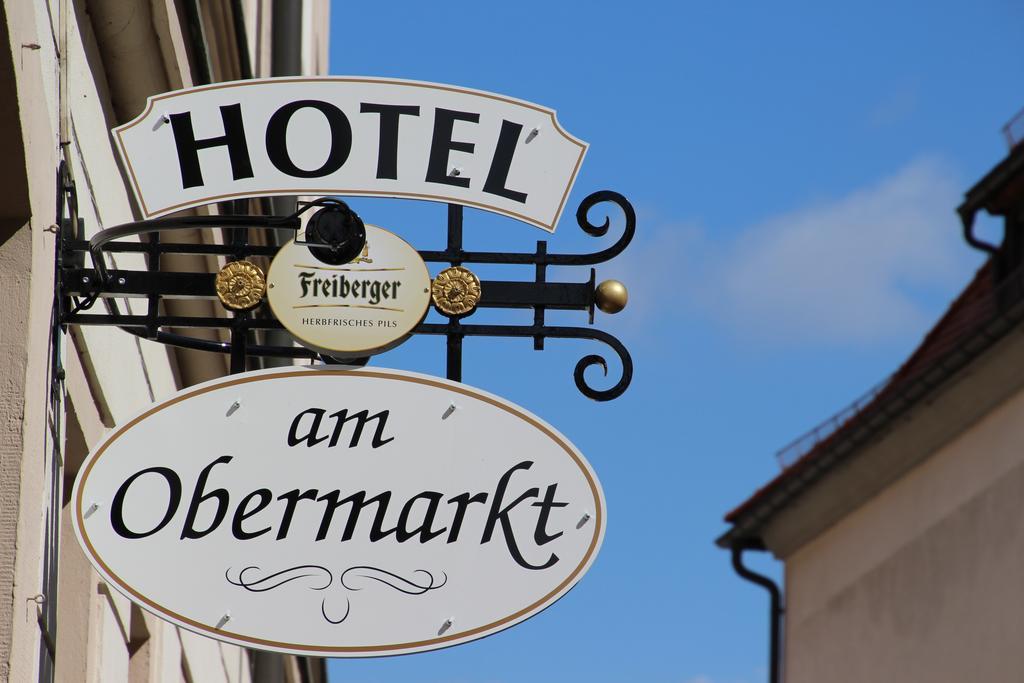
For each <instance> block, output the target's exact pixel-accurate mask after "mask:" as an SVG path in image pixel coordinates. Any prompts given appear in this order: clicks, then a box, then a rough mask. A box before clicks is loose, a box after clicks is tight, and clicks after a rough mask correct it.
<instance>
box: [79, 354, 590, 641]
mask: <svg viewBox="0 0 1024 683" xmlns="http://www.w3.org/2000/svg"><path fill="white" fill-rule="evenodd" d="M73 500H74V505H73V509H74V517H73V519H74V526H75V531H76V533H77V534H78V538H79V541H80V542H81V544H82V547H83V548H84V549H85V553H86V555H87V556H88V557H89V559H90V561H91V562H92V564H93V565H94V566H95V567H96V569H97V571H99V573H100V574H101V575H102V576H103V578H104V579H105V580H106V581H108V582H109V583H110V584H111V585H112V586H114V587H115V588H117V589H118V590H120V591H121V592H123V593H124V594H125V595H127V596H128V597H129V598H130V599H131V600H133V601H135V602H136V603H138V604H139V605H141V606H143V607H145V608H146V609H148V610H150V611H152V612H154V613H155V614H157V615H158V616H160V617H162V618H164V619H167V620H170V621H172V622H174V623H175V624H178V625H180V626H183V627H185V628H188V629H191V630H193V631H196V632H198V633H202V634H204V635H208V636H211V637H214V638H218V639H220V640H224V641H227V642H231V643H236V644H238V645H242V646H246V647H256V648H262V649H269V650H277V651H281V652H291V653H296V654H312V655H320V656H326V657H369V656H378V655H391V654H402V653H409V652H417V651H422V650H432V649H437V648H442V647H447V646H450V645H457V644H459V643H464V642H467V641H470V640H474V639H477V638H481V637H483V636H486V635H490V634H492V633H495V632H497V631H500V630H502V629H504V628H508V627H509V626H512V625H514V624H517V623H519V622H521V621H523V620H524V619H527V618H528V617H530V616H532V615H534V614H536V613H538V612H539V611H541V610H542V609H544V608H545V607H547V606H549V605H550V604H551V603H553V602H554V601H556V600H558V599H559V598H560V597H562V596H563V595H564V594H565V593H566V592H567V591H568V590H569V589H570V588H572V587H573V585H574V584H575V583H576V582H577V581H579V580H580V578H581V577H582V576H583V574H584V572H586V570H587V569H588V568H589V567H590V565H591V563H592V562H593V561H594V558H595V556H596V555H597V552H598V548H599V547H600V545H601V540H602V537H603V535H604V528H605V509H604V499H603V495H602V493H601V487H600V485H599V483H598V481H597V477H596V476H595V475H594V472H593V470H592V469H591V468H590V465H589V464H588V463H587V462H586V460H584V458H583V456H582V455H580V453H579V452H578V451H577V450H576V449H575V448H574V447H573V445H572V444H571V443H569V441H567V440H566V438H565V437H564V436H562V435H561V434H559V433H558V432H557V431H555V430H554V429H553V428H552V427H551V426H549V425H547V424H546V423H544V422H543V421H541V420H540V419H538V418H537V417H536V416H534V415H531V414H530V413H528V412H526V411H525V410H523V409H522V408H519V407H517V406H515V405H513V404H511V403H508V402H507V401H504V400H502V399H500V398H498V397H496V396H493V395H490V394H487V393H484V392H482V391H479V390H477V389H473V388H470V387H467V386H465V385H463V384H457V383H454V382H448V381H446V380H441V379H436V378H432V377H427V376H424V375H418V374H413V373H407V372H399V371H395V370H381V369H376V368H375V369H369V368H362V369H337V368H288V369H281V368H279V369H274V370H269V371H259V372H254V373H246V374H243V375H235V376H232V377H229V378H223V379H220V380H216V381H213V382H208V383H206V384H202V385H199V386H196V387H193V388H190V389H187V390H185V391H182V392H180V393H178V394H177V395H175V396H173V397H172V398H170V399H168V400H166V401H164V402H162V403H159V404H157V405H155V406H153V407H151V408H149V409H148V410H146V411H145V412H143V413H141V414H140V415H138V416H137V417H135V418H134V419H132V420H131V421H129V422H128V423H127V424H125V425H123V426H121V427H119V428H116V429H114V430H113V431H112V432H111V433H110V434H109V435H108V436H107V437H106V438H105V439H104V440H103V441H102V442H101V443H99V444H98V445H97V446H96V447H95V449H94V450H93V451H92V453H91V454H90V455H89V457H88V458H87V459H86V461H85V463H84V464H83V465H82V469H81V471H80V473H79V475H78V479H77V481H76V482H75V487H74V491H73Z"/></svg>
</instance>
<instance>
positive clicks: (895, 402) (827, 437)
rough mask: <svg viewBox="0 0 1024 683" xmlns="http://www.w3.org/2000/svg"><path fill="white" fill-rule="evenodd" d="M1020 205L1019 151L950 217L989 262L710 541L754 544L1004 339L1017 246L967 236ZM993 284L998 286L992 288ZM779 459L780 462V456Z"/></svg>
mask: <svg viewBox="0 0 1024 683" xmlns="http://www.w3.org/2000/svg"><path fill="white" fill-rule="evenodd" d="M1021 203H1024V145H1017V146H1016V147H1014V148H1013V149H1011V150H1010V153H1009V154H1008V155H1007V157H1006V158H1005V159H1004V160H1003V161H1001V162H1000V163H999V164H997V165H996V166H995V167H994V168H993V169H992V170H991V171H990V172H989V173H988V174H986V176H985V177H984V178H982V179H981V180H980V181H979V182H978V183H977V184H976V185H975V186H974V187H973V188H971V189H970V190H968V192H967V193H966V195H965V201H964V203H963V205H961V206H960V207H959V208H958V209H957V211H958V212H959V213H960V216H961V220H962V221H963V224H964V237H965V239H966V241H967V242H968V243H969V244H970V245H972V246H974V247H976V248H978V249H980V250H981V251H984V252H987V253H988V254H989V256H990V258H989V259H988V260H987V261H986V262H985V264H984V265H983V266H982V267H981V268H980V269H979V270H978V272H977V273H976V274H975V276H974V279H973V280H971V282H970V283H969V284H968V285H967V287H966V288H965V289H964V290H963V291H962V292H961V293H960V295H959V296H958V297H957V298H956V299H955V300H954V301H953V303H952V304H950V306H949V308H948V310H947V311H946V313H945V314H944V315H943V316H942V317H941V318H940V319H939V321H938V322H937V323H936V324H935V326H934V327H933V328H932V329H931V331H930V332H929V333H928V334H927V335H926V336H925V338H924V339H923V340H922V342H921V343H920V345H918V347H917V349H915V350H914V352H913V353H912V354H911V355H910V357H909V358H907V360H906V361H905V362H904V363H903V364H902V365H901V366H900V367H899V369H897V370H896V372H894V373H893V374H892V375H891V376H890V377H889V378H888V379H887V380H886V381H884V382H883V383H882V384H881V385H880V386H879V387H877V388H875V389H873V390H872V391H871V392H869V393H868V394H867V395H866V396H865V397H862V398H861V399H858V400H857V401H855V402H854V403H853V404H852V405H851V406H850V407H849V408H847V409H845V410H843V411H841V412H840V413H839V414H837V415H836V416H834V417H833V418H830V419H829V420H827V421H826V422H825V423H824V424H823V425H821V426H819V427H817V428H815V429H814V430H812V431H811V432H809V433H808V434H807V435H805V436H803V437H801V438H800V439H797V440H796V441H795V442H794V443H793V444H792V445H791V446H790V447H788V448H787V449H786V450H785V451H784V453H789V454H790V455H792V456H793V457H794V458H795V459H794V461H793V462H792V463H787V462H782V464H783V466H784V468H785V469H783V471H782V472H781V473H780V474H779V475H777V476H776V477H775V478H774V479H773V480H771V481H770V482H768V483H767V484H766V485H765V486H763V487H761V488H760V489H759V490H757V491H756V492H755V493H754V494H753V495H752V496H751V497H750V498H749V499H747V500H746V501H745V502H744V503H743V504H741V505H740V506H739V507H737V508H736V509H734V510H733V511H732V512H730V513H729V514H727V515H726V516H725V521H726V522H729V523H731V524H732V525H733V526H732V528H731V529H730V530H729V531H727V532H726V533H725V534H723V535H722V537H721V538H719V539H718V544H719V545H721V546H723V547H727V546H734V545H736V544H740V543H743V544H749V543H752V542H758V541H760V540H761V532H762V530H763V528H764V526H765V525H766V523H767V522H768V521H769V520H770V519H771V518H772V517H773V516H774V515H775V514H776V513H778V512H779V511H781V510H782V509H783V508H785V507H786V506H788V505H789V504H790V503H791V502H792V501H794V500H795V499H796V498H797V497H798V496H800V495H801V493H803V492H804V491H806V490H807V489H808V488H810V487H811V486H813V485H814V484H815V483H816V482H817V481H818V480H820V479H821V478H822V477H824V476H825V475H826V474H827V473H828V472H829V471H831V470H832V469H833V467H835V466H836V465H837V464H838V463H840V462H842V461H844V460H846V459H849V458H852V457H856V454H857V453H858V452H862V446H863V445H865V444H866V443H869V442H871V441H872V440H874V439H875V438H877V437H878V436H879V435H880V434H882V433H884V432H885V431H886V429H887V428H888V427H889V426H890V425H891V423H892V420H893V418H895V417H897V416H898V415H901V414H903V413H904V412H906V411H907V410H908V409H909V408H911V407H912V406H914V405H916V404H917V403H919V402H920V401H921V400H922V399H923V398H924V397H926V396H928V395H929V394H933V393H934V392H935V390H936V389H939V388H940V387H941V386H942V385H943V384H944V383H945V382H946V381H947V380H949V379H950V378H951V377H952V376H953V375H954V374H956V373H957V372H958V371H959V370H961V369H962V368H964V367H965V366H967V365H968V364H969V363H970V362H971V361H972V360H974V359H975V358H977V357H978V356H980V355H981V354H983V353H984V352H985V350H986V349H988V348H989V347H991V346H992V344H994V343H995V342H996V341H998V340H999V339H1000V338H1002V337H1003V336H1004V335H1005V334H1006V333H1007V332H1009V331H1010V330H1012V329H1015V328H1016V327H1017V326H1018V325H1019V324H1021V323H1024V266H1021V265H1020V263H1021V261H1024V243H1021V242H1020V241H1019V240H1018V239H1017V238H1018V236H1017V235H1016V234H1014V235H1011V234H1009V228H1008V233H1007V235H1006V239H1005V240H1004V245H1003V246H1002V247H1001V248H1000V247H996V246H995V245H990V244H987V243H984V242H980V241H979V240H977V238H975V237H974V235H973V223H974V215H975V213H976V212H977V211H978V210H981V209H985V210H987V211H988V212H989V213H992V214H996V215H1007V214H1008V213H1012V212H1016V211H1017V210H1019V206H1020V204H1021ZM997 283H998V284H997ZM780 455H782V454H781V453H780Z"/></svg>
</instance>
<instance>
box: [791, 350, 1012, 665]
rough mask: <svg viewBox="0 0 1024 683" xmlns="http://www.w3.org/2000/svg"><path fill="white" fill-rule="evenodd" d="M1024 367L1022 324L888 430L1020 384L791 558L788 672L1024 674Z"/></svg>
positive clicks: (903, 429) (903, 427) (906, 428)
mask: <svg viewBox="0 0 1024 683" xmlns="http://www.w3.org/2000/svg"><path fill="white" fill-rule="evenodd" d="M1022 367H1024V341H1022V340H1021V338H1020V337H1019V335H1011V336H1010V337H1009V339H1007V340H1006V341H1004V342H1001V343H1000V344H999V345H998V346H997V347H996V348H994V349H993V350H992V351H990V352H989V353H988V354H987V355H986V357H984V358H982V359H979V361H977V362H976V365H975V366H974V367H972V369H971V370H970V372H969V373H967V376H966V377H963V378H960V380H959V381H958V382H957V383H956V384H955V385H954V386H953V387H952V388H950V389H948V390H947V391H946V392H945V394H944V396H942V397H941V398H940V399H939V400H937V401H936V402H935V403H934V404H932V405H925V406H923V407H922V408H921V409H920V410H919V411H918V412H917V413H916V414H915V415H914V416H911V417H910V418H909V420H906V421H904V422H903V424H901V425H898V426H897V427H896V428H895V430H896V432H897V434H895V435H890V437H889V438H890V439H892V438H898V436H899V433H900V432H908V431H910V430H913V429H914V428H915V426H916V424H917V423H920V422H923V421H926V420H928V419H929V418H928V416H929V413H930V412H935V411H942V410H947V409H952V407H955V406H957V405H959V406H960V411H961V412H964V411H968V410H969V409H970V406H972V405H974V404H977V403H979V402H982V403H983V402H984V401H986V400H988V398H989V397H990V396H991V395H992V393H993V391H995V387H996V386H997V385H999V386H1000V387H1005V386H1006V382H1008V381H1009V382H1011V383H1012V384H1013V385H1015V386H1016V389H1015V390H1014V391H1013V392H1011V393H1010V395H1009V397H1007V398H1002V399H1001V400H1000V401H999V403H998V404H997V405H996V406H995V407H994V408H992V409H991V410H989V411H987V413H986V414H985V415H984V416H983V417H981V418H980V419H978V420H977V421H975V422H972V423H971V424H970V425H969V426H968V428H966V429H965V430H963V431H962V432H961V433H959V435H957V436H956V437H955V438H952V439H950V440H948V441H947V442H946V443H945V444H944V445H942V446H941V447H940V448H938V449H937V450H936V451H935V452H933V453H932V454H931V455H930V457H928V458H927V459H925V460H924V461H923V462H921V463H920V464H918V465H917V466H915V467H914V468H913V469H911V470H909V471H908V472H906V473H905V474H903V475H902V476H900V477H899V478H898V479H896V480H895V481H893V482H891V483H890V484H889V485H888V486H887V487H885V488H884V489H882V490H881V491H879V492H878V493H877V494H876V495H874V496H873V497H871V498H870V499H868V500H867V502H865V503H863V504H862V505H860V506H859V507H858V508H856V509H855V510H853V511H851V512H849V513H848V514H846V515H845V516H843V517H842V518H841V519H840V521H838V522H837V523H835V524H833V525H832V526H831V527H829V528H828V529H826V530H825V531H824V532H822V533H820V534H818V535H817V536H815V537H814V538H813V539H811V540H809V541H808V542H806V543H803V544H802V545H800V547H799V548H797V549H796V550H794V551H792V552H791V553H789V554H787V555H785V557H784V558H783V559H784V560H785V563H786V564H785V567H786V608H787V614H786V643H787V644H786V649H785V673H786V676H785V680H786V681H787V683H812V682H813V683H819V682H820V681H830V682H831V683H844V682H847V681H849V682H851V683H852V682H854V681H856V682H862V681H879V682H881V681H901V682H902V681H927V682H928V683H944V682H949V683H953V682H957V683H959V682H962V681H1010V680H1018V679H1019V678H1020V672H1021V671H1024V648H1022V647H1021V643H1022V642H1024V581H1022V580H1021V577H1022V573H1021V572H1022V567H1024V516H1022V515H1021V514H1020V508H1021V500H1024V448H1021V444H1022V443H1024V421H1022V420H1021V416H1022V415H1024V391H1022V390H1021V388H1020V387H1021V377H1020V375H1021V368H1022ZM997 379H998V381H997ZM1000 391H1001V389H1000ZM939 403H942V404H943V405H939ZM951 406H952V407H951ZM879 447H884V444H882V445H881V446H876V448H879ZM848 474H849V473H847V475H848ZM837 476H838V477H840V478H841V477H843V476H844V474H843V473H839V474H838V475H837ZM840 481H841V480H840ZM845 483H846V485H848V486H849V487H856V486H857V482H856V481H853V480H852V479H847V480H846V482H845Z"/></svg>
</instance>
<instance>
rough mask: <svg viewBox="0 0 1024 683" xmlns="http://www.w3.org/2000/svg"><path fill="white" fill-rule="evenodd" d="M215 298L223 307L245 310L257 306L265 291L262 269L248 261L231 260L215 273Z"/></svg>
mask: <svg viewBox="0 0 1024 683" xmlns="http://www.w3.org/2000/svg"><path fill="white" fill-rule="evenodd" d="M215 287H216V289H217V298H218V299H220V302H221V303H222V304H224V307H225V308H230V309H231V310H233V311H245V310H248V309H250V308H254V307H255V306H257V305H258V304H259V303H260V301H262V300H263V295H264V294H265V293H266V291H267V278H266V277H264V275H263V271H262V270H260V269H259V267H258V266H256V265H255V264H252V263H250V262H249V261H232V262H231V263H228V264H227V265H225V266H224V267H223V268H221V269H220V272H219V273H217V281H216V283H215Z"/></svg>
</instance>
